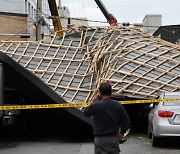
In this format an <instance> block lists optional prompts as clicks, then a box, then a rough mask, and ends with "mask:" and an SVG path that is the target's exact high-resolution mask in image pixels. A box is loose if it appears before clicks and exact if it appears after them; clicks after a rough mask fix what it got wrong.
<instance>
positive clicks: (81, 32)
mask: <svg viewBox="0 0 180 154" xmlns="http://www.w3.org/2000/svg"><path fill="white" fill-rule="evenodd" d="M0 52H3V53H5V54H7V55H8V56H9V57H11V58H12V59H14V60H15V61H16V62H17V63H19V64H20V65H22V66H23V67H25V68H26V69H28V70H29V71H30V72H32V73H33V74H34V75H36V76H37V77H39V78H40V79H41V80H43V81H44V82H45V83H46V84H47V85H48V86H49V87H51V88H52V89H53V90H54V91H56V92H57V93H58V94H59V95H60V96H62V97H63V98H64V99H65V100H66V101H68V102H87V101H89V100H91V99H92V97H93V95H94V94H95V93H96V91H97V87H98V86H99V84H100V82H102V81H108V82H110V83H111V85H112V87H113V93H114V94H117V95H125V96H129V97H137V98H156V97H157V96H158V94H159V93H160V92H167V91H171V92H172V91H179V90H180V48H179V47H178V46H176V45H173V44H171V43H168V42H165V41H162V40H160V39H155V38H153V37H152V36H150V35H148V34H146V33H143V32H142V31H140V30H138V29H136V28H134V27H123V26H119V27H79V28H77V29H73V30H71V31H68V32H66V33H65V34H64V35H63V37H61V38H56V37H54V38H52V39H51V40H44V41H39V42H16V41H1V44H0Z"/></svg>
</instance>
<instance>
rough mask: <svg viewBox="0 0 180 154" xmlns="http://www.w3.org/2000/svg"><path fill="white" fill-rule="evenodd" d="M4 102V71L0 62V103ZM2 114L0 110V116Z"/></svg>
mask: <svg viewBox="0 0 180 154" xmlns="http://www.w3.org/2000/svg"><path fill="white" fill-rule="evenodd" d="M3 102H4V71H3V64H2V63H0V105H1V106H2V105H3ZM2 116H3V111H0V118H1V117H2Z"/></svg>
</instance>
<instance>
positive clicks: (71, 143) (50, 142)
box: [0, 134, 180, 154]
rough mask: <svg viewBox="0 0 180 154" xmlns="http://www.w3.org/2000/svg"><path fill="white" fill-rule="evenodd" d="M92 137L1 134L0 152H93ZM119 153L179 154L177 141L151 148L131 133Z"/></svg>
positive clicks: (63, 153)
mask: <svg viewBox="0 0 180 154" xmlns="http://www.w3.org/2000/svg"><path fill="white" fill-rule="evenodd" d="M93 148H94V147H93V139H92V138H87V139H85V138H84V139H82V138H81V139H80V138H73V139H71V137H67V138H66V137H63V138H62V137H61V136H56V135H53V136H46V134H45V135H44V136H33V137H32V136H21V137H19V136H11V135H8V136H6V135H5V136H3V137H1V138H0V154H93V153H94V149H93ZM120 148H121V154H161V153H162V154H179V153H180V142H179V141H166V142H164V143H162V144H161V147H158V148H153V147H152V146H151V142H150V141H149V139H148V138H147V137H146V136H145V135H137V134H135V135H132V136H131V137H130V138H129V139H128V140H127V141H126V142H124V143H123V144H120Z"/></svg>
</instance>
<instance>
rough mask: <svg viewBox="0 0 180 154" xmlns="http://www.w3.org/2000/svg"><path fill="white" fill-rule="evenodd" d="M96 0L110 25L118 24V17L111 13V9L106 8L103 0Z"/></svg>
mask: <svg viewBox="0 0 180 154" xmlns="http://www.w3.org/2000/svg"><path fill="white" fill-rule="evenodd" d="M94 1H95V2H96V4H97V5H98V7H99V8H100V10H101V11H102V13H103V14H104V16H105V17H106V19H107V21H108V23H109V24H110V26H118V23H117V19H116V18H115V17H114V16H113V15H112V14H111V13H109V11H108V10H107V9H106V7H105V6H104V4H103V3H102V1H101V0H94Z"/></svg>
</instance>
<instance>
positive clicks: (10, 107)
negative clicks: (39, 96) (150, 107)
mask: <svg viewBox="0 0 180 154" xmlns="http://www.w3.org/2000/svg"><path fill="white" fill-rule="evenodd" d="M175 101H180V98H167V99H150V100H128V101H120V103H121V104H141V103H142V104H143V103H156V102H175ZM89 105H90V102H79V103H78V102H76V103H72V102H71V103H70V102H67V103H60V104H41V105H6V106H0V110H25V109H26V110H29V109H51V108H72V107H87V106H89Z"/></svg>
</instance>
